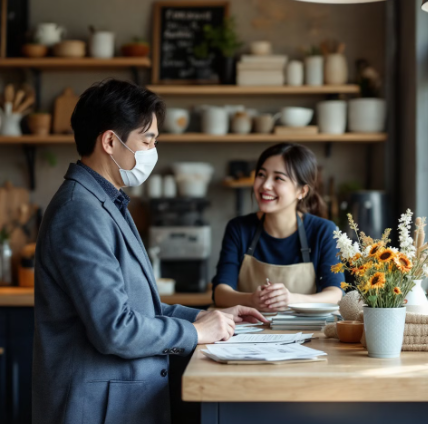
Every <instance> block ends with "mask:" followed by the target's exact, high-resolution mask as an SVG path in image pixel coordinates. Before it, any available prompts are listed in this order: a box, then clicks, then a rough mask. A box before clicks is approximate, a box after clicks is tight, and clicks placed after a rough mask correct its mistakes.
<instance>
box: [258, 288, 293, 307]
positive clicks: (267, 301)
mask: <svg viewBox="0 0 428 424" xmlns="http://www.w3.org/2000/svg"><path fill="white" fill-rule="evenodd" d="M290 303H293V293H291V292H290V291H289V290H288V289H287V288H286V287H285V286H284V284H269V285H265V286H263V290H262V292H261V295H260V306H261V308H262V310H269V311H272V312H276V311H284V310H285V309H286V308H287V306H288V305H289V304H290Z"/></svg>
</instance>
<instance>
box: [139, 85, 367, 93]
mask: <svg viewBox="0 0 428 424" xmlns="http://www.w3.org/2000/svg"><path fill="white" fill-rule="evenodd" d="M147 88H148V89H149V90H152V91H154V92H155V93H157V94H160V95H170V96H191V95H192V96H203V95H212V96H225V95H228V96H236V95H244V96H245V95H266V94H271V95H292V94H296V95H301V94H302V95H304V94H308V95H309V94H321V95H325V94H359V93H360V87H359V86H358V85H353V84H347V85H321V86H309V85H302V86H299V87H293V86H290V85H279V86H248V87H247V86H238V85H148V86H147Z"/></svg>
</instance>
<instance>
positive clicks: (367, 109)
mask: <svg viewBox="0 0 428 424" xmlns="http://www.w3.org/2000/svg"><path fill="white" fill-rule="evenodd" d="M385 118H386V102H385V100H383V99H352V100H350V101H349V131H351V132H362V133H377V132H382V131H383V130H384V128H385Z"/></svg>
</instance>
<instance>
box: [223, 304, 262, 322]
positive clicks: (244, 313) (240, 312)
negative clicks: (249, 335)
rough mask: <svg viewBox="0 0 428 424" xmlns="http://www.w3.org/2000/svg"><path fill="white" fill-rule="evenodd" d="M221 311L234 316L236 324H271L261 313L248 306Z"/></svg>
mask: <svg viewBox="0 0 428 424" xmlns="http://www.w3.org/2000/svg"><path fill="white" fill-rule="evenodd" d="M220 311H221V312H224V313H226V314H230V315H232V316H233V320H234V321H235V323H238V322H244V321H245V322H251V323H254V324H255V323H257V322H259V321H261V322H264V323H268V322H269V321H268V320H267V319H266V318H265V317H264V316H263V315H262V314H261V313H260V312H259V311H257V310H256V309H254V308H250V307H248V306H241V305H238V306H233V307H232V308H226V309H220Z"/></svg>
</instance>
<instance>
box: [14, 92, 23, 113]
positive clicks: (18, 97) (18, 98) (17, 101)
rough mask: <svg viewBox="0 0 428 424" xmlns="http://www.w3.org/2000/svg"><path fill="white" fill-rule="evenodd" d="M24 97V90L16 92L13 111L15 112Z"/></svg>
mask: <svg viewBox="0 0 428 424" xmlns="http://www.w3.org/2000/svg"><path fill="white" fill-rule="evenodd" d="M24 97H25V91H24V90H18V92H17V93H16V96H15V100H14V102H13V111H14V112H15V111H16V110H17V109H18V106H19V105H20V104H21V102H22V100H23V99H24Z"/></svg>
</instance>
